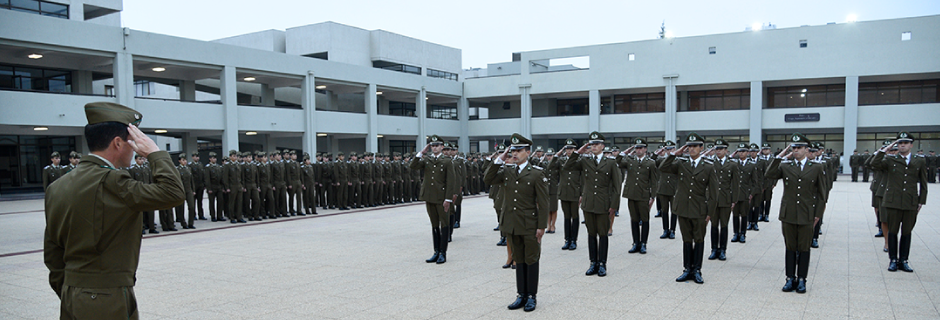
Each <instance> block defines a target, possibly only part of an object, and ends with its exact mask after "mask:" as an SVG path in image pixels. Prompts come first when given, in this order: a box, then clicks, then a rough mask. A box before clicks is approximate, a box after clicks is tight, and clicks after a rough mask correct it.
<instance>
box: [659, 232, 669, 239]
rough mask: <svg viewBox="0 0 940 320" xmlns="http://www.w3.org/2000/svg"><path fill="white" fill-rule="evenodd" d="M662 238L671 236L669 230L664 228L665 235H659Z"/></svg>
mask: <svg viewBox="0 0 940 320" xmlns="http://www.w3.org/2000/svg"><path fill="white" fill-rule="evenodd" d="M659 238H660V239H666V238H669V230H663V235H661V236H659Z"/></svg>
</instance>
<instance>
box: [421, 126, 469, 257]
mask: <svg viewBox="0 0 940 320" xmlns="http://www.w3.org/2000/svg"><path fill="white" fill-rule="evenodd" d="M429 139H430V143H428V144H427V145H425V146H424V148H423V149H421V151H420V152H418V154H417V155H415V158H414V160H411V164H410V166H411V169H412V170H421V171H424V183H423V185H422V186H421V196H420V200H421V201H424V202H425V209H426V210H427V212H428V218H430V220H431V236H432V239H433V241H434V255H432V256H431V258H429V259H427V260H425V262H427V263H433V262H436V263H437V264H442V263H445V262H447V238H448V235H449V234H450V226H451V225H450V214H449V213H448V211H450V209H451V208H450V207H451V205H453V203H454V200H455V199H457V193H458V192H459V190H460V187H459V185H458V182H459V181H458V180H457V174H456V173H455V172H454V163H453V162H452V161H451V159H450V158H448V157H447V156H445V155H444V154H443V153H442V151H443V150H444V141H443V140H442V139H441V137H438V136H437V135H432V136H431V137H430V138H429ZM428 151H431V154H426V153H427V152H428Z"/></svg>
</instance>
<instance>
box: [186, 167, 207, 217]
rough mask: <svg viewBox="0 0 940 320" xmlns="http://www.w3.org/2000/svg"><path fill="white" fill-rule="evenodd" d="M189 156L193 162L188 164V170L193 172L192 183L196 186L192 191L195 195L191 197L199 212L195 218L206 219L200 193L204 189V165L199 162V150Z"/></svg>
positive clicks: (203, 191) (202, 192) (201, 193)
mask: <svg viewBox="0 0 940 320" xmlns="http://www.w3.org/2000/svg"><path fill="white" fill-rule="evenodd" d="M190 157H191V158H192V159H193V162H192V163H190V164H189V171H191V172H192V173H193V184H194V185H195V186H196V188H195V189H193V191H195V192H196V196H195V197H193V199H194V200H195V201H196V210H197V211H198V212H199V216H198V218H197V219H199V220H206V213H205V211H204V210H203V209H202V199H203V197H202V195H203V194H204V193H205V191H206V167H205V166H204V165H203V164H202V163H201V162H199V152H194V153H193V154H192V155H190Z"/></svg>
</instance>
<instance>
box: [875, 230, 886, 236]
mask: <svg viewBox="0 0 940 320" xmlns="http://www.w3.org/2000/svg"><path fill="white" fill-rule="evenodd" d="M884 236H885V234H884V232H882V231H881V228H878V233H876V234H875V238H884Z"/></svg>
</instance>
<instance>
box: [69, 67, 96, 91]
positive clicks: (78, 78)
mask: <svg viewBox="0 0 940 320" xmlns="http://www.w3.org/2000/svg"><path fill="white" fill-rule="evenodd" d="M72 92H74V93H83V94H92V93H95V91H94V89H93V88H92V77H91V71H87V70H78V71H72Z"/></svg>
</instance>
